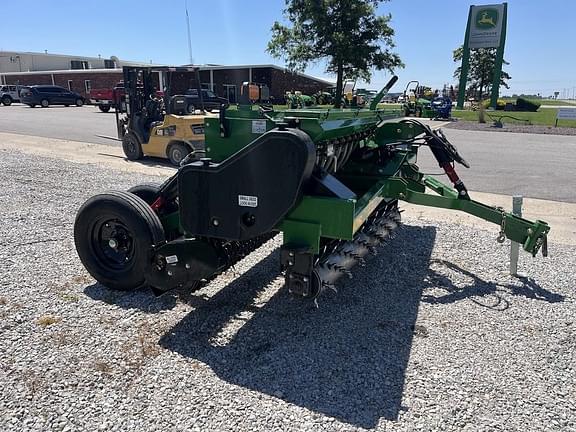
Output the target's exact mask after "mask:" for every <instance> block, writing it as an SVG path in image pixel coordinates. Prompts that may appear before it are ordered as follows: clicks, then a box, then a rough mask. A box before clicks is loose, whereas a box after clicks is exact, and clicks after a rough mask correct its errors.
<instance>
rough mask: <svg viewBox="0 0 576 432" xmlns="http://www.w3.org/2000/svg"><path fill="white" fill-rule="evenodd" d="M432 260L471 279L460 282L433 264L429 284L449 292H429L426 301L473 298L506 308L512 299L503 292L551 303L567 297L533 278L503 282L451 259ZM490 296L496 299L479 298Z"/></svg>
mask: <svg viewBox="0 0 576 432" xmlns="http://www.w3.org/2000/svg"><path fill="white" fill-rule="evenodd" d="M431 264H432V265H437V266H441V267H444V269H446V270H448V272H449V273H452V274H458V278H457V279H460V280H461V279H462V276H464V277H466V278H467V279H469V280H471V281H470V282H469V283H468V284H467V285H465V286H457V285H455V284H454V283H453V282H452V278H451V277H450V276H449V275H446V274H442V273H440V272H438V271H436V270H434V269H432V268H431V269H429V270H428V278H427V282H428V288H435V289H438V288H439V289H441V290H444V291H446V292H447V294H445V295H433V294H426V293H425V294H424V295H423V296H422V301H423V302H426V303H432V304H449V303H455V302H457V301H461V300H465V299H470V300H471V301H473V302H474V303H476V304H478V305H479V306H482V307H486V308H489V309H494V310H501V311H503V310H506V309H508V307H509V306H510V303H509V301H508V300H506V299H505V298H504V297H503V296H502V295H501V294H508V295H512V296H522V297H526V298H529V299H534V300H542V301H546V302H548V303H558V302H562V301H564V296H563V295H561V294H556V293H553V292H550V291H548V290H546V289H544V288H542V287H541V286H540V285H538V283H536V281H535V280H534V279H532V278H528V277H518V278H516V282H517V283H507V284H501V283H495V282H490V281H485V280H483V279H481V278H479V277H478V276H476V275H475V274H474V273H472V272H470V271H468V270H465V269H463V268H461V267H459V266H458V265H456V264H454V263H451V262H449V261H445V260H432V261H431ZM474 297H476V298H474ZM489 297H491V298H492V299H493V302H491V303H486V302H482V301H480V300H479V298H489Z"/></svg>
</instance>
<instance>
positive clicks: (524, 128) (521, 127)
mask: <svg viewBox="0 0 576 432" xmlns="http://www.w3.org/2000/svg"><path fill="white" fill-rule="evenodd" d="M511 115H514V113H512V114H511ZM497 117H498V116H494V118H497ZM502 122H503V123H504V125H503V127H501V128H497V127H494V122H493V121H492V120H490V119H489V118H487V119H486V123H478V122H477V121H464V120H458V121H455V122H452V123H449V124H448V125H447V126H445V127H446V128H448V129H459V130H469V131H486V132H515V133H527V134H544V135H576V128H571V127H562V126H559V127H552V126H543V125H525V124H521V123H518V122H515V121H514V120H508V121H507V119H506V118H503V119H502Z"/></svg>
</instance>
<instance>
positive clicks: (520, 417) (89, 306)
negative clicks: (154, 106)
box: [0, 150, 576, 431]
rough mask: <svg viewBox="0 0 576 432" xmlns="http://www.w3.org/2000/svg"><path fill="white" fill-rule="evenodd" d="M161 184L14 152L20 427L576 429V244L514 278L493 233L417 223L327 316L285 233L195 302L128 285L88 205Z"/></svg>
mask: <svg viewBox="0 0 576 432" xmlns="http://www.w3.org/2000/svg"><path fill="white" fill-rule="evenodd" d="M154 180H157V178H154V177H150V176H144V175H138V174H134V173H132V174H128V173H121V172H117V171H113V170H105V169H101V168H95V167H93V166H90V165H80V164H73V163H69V162H63V161H60V160H56V159H47V158H39V157H33V156H26V157H23V156H22V155H19V154H17V153H16V154H14V153H8V152H6V151H2V150H0V182H1V184H2V188H0V206H1V207H2V209H3V211H2V213H1V214H0V227H1V228H0V233H1V235H0V325H1V329H0V332H1V334H2V337H1V338H0V386H1V387H2V389H3V390H2V392H1V393H0V430H2V431H20V430H25V431H47V430H50V431H52V430H54V431H84V430H86V431H95V430H106V431H128V430H134V431H167V430H170V431H172V430H176V431H195V430H197V431H209V430H214V431H220V430H222V431H224V430H226V431H228V430H246V431H291V430H294V431H296V430H302V431H312V430H319V431H351V430H365V429H375V430H387V431H388V430H398V431H414V430H430V431H431V430H438V431H461V430H466V431H493V430H506V431H544V430H547V431H548V430H550V431H574V430H576V420H575V418H576V403H575V401H576V387H575V382H576V371H575V367H576V362H575V360H576V358H575V352H576V323H575V317H576V306H575V304H574V280H575V273H574V269H575V267H576V258H575V257H576V247H569V246H561V245H557V244H551V245H550V253H551V256H550V257H549V258H547V259H543V258H541V257H538V258H537V259H532V258H531V257H530V256H527V255H526V254H524V255H522V259H521V263H520V266H521V269H523V270H524V271H525V272H526V273H528V274H529V275H530V276H531V278H526V279H513V278H510V277H509V276H507V261H506V257H507V252H508V246H507V245H504V246H501V245H498V244H497V243H496V242H495V240H494V236H493V235H492V234H490V233H488V232H484V231H477V230H474V229H471V228H468V227H461V226H455V225H449V224H446V223H435V222H430V221H426V220H420V219H413V220H407V221H405V222H406V225H404V227H403V228H402V229H400V230H399V232H398V235H397V236H396V238H395V239H394V240H392V241H391V242H390V243H389V245H387V247H385V248H383V249H382V251H381V253H380V254H379V255H377V256H376V257H373V258H372V259H371V260H370V261H369V262H368V265H367V266H366V267H363V268H357V269H355V272H354V273H355V278H354V279H353V280H351V281H346V284H345V285H343V286H341V287H340V289H339V292H338V294H331V295H325V296H324V297H322V298H321V300H320V308H319V309H318V310H316V309H314V308H313V307H312V306H311V304H310V303H306V302H302V301H299V300H295V299H292V298H290V297H289V296H288V295H287V293H286V292H285V290H283V289H281V288H282V279H281V278H280V277H279V274H278V251H277V248H278V246H279V244H280V240H279V239H278V238H276V239H273V240H271V241H270V242H269V243H267V244H266V245H264V246H263V247H262V248H260V249H259V250H258V251H256V252H255V253H254V254H252V255H251V256H249V257H248V258H247V259H246V260H244V261H242V262H241V263H240V264H238V265H237V266H236V268H235V269H234V270H230V271H229V272H227V273H225V274H223V275H222V276H221V277H219V278H217V279H216V280H215V281H213V282H212V283H211V284H210V285H209V286H207V287H205V288H203V289H202V290H200V291H199V292H198V293H196V294H194V295H192V296H187V295H185V294H181V293H180V294H178V293H176V294H173V295H166V296H163V297H161V298H155V297H154V296H153V295H152V294H151V293H150V292H148V291H147V290H141V291H138V292H135V293H127V294H126V293H116V292H112V291H110V290H108V289H106V288H104V287H102V286H100V285H98V284H95V283H94V281H93V280H92V279H91V278H90V277H89V275H88V274H87V273H86V271H85V270H84V269H83V267H82V265H81V264H80V262H79V260H78V258H77V256H76V253H75V250H74V246H73V240H72V224H73V220H74V216H75V213H76V210H77V208H78V207H79V206H80V204H81V203H82V202H83V201H84V200H85V199H86V198H88V197H89V196H90V195H92V194H94V193H97V192H99V191H103V190H106V189H110V188H115V189H119V188H120V189H126V188H128V187H130V186H132V185H134V184H137V183H140V182H144V181H154ZM456 246H458V247H456Z"/></svg>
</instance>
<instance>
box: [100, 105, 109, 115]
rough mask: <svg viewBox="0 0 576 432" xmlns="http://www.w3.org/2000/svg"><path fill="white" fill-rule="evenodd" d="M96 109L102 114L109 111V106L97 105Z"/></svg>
mask: <svg viewBox="0 0 576 432" xmlns="http://www.w3.org/2000/svg"><path fill="white" fill-rule="evenodd" d="M98 109H99V110H100V111H102V112H104V113H107V112H108V111H110V105H98Z"/></svg>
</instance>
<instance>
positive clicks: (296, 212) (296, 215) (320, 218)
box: [279, 195, 355, 240]
mask: <svg viewBox="0 0 576 432" xmlns="http://www.w3.org/2000/svg"><path fill="white" fill-rule="evenodd" d="M354 204H355V201H354V200H343V199H338V198H327V197H315V196H309V195H305V196H303V197H302V200H301V201H300V203H299V204H298V205H297V206H296V207H295V208H294V209H292V210H291V211H290V213H288V214H287V215H286V218H285V219H284V221H282V222H281V223H280V226H279V229H280V230H281V231H284V228H285V225H284V223H285V222H286V221H300V222H307V223H316V224H319V225H320V226H321V227H322V229H321V235H322V237H329V238H341V239H347V240H351V239H352V236H353V235H354V233H353V232H352V225H353V222H354V208H355V205H354Z"/></svg>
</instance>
